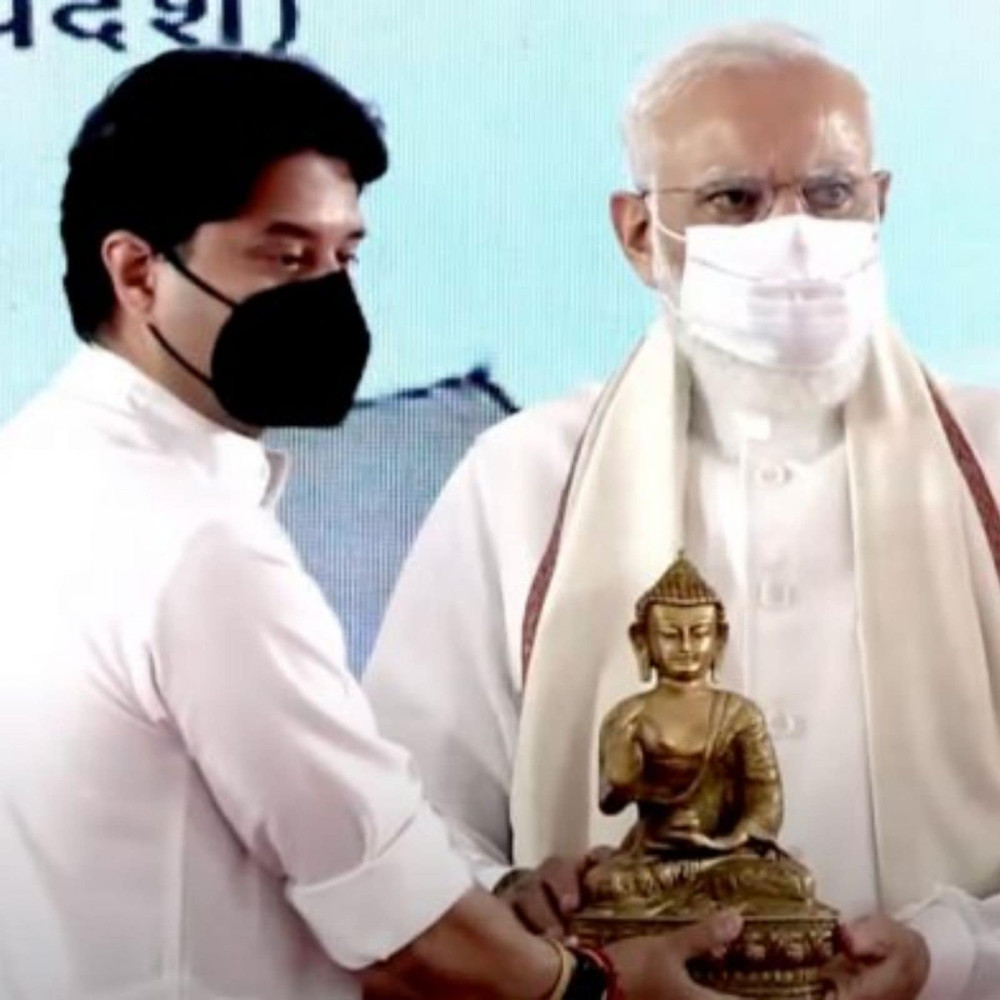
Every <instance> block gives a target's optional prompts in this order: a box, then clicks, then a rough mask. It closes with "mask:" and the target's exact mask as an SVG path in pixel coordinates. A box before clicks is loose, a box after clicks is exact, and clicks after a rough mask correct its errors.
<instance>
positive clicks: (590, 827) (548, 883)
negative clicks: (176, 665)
mask: <svg viewBox="0 0 1000 1000" xmlns="http://www.w3.org/2000/svg"><path fill="white" fill-rule="evenodd" d="M625 132H626V140H627V144H628V151H629V155H630V162H631V167H632V171H633V175H634V179H635V181H636V186H637V190H636V191H633V192H628V193H626V192H620V193H616V194H615V195H614V196H613V197H612V200H611V214H612V219H613V222H614V228H615V231H616V233H617V236H618V239H619V242H620V243H621V245H622V248H623V249H624V251H625V254H626V256H627V257H628V260H629V262H630V263H631V265H632V267H633V269H634V270H635V272H636V273H637V275H638V276H639V277H640V279H641V280H642V281H643V282H644V283H645V284H646V285H647V286H648V287H649V288H650V289H652V290H653V291H654V292H655V293H656V294H657V295H658V296H659V297H660V298H661V300H662V303H663V310H662V316H661V318H660V320H658V321H657V323H656V324H654V327H653V329H652V330H651V331H650V332H649V333H648V334H647V335H646V336H645V337H644V338H643V339H642V340H641V341H640V343H639V344H638V345H637V346H636V348H635V349H634V351H633V352H632V354H631V356H630V357H629V358H628V359H627V360H626V362H625V364H624V365H623V366H622V368H621V369H620V371H619V372H618V373H617V374H616V375H615V376H614V377H613V378H611V380H610V381H609V382H607V383H606V384H605V385H604V386H603V387H599V388H587V389H583V390H581V391H580V392H578V393H576V394H574V395H572V396H569V397H567V398H565V399H561V400H558V401H555V402H553V403H550V404H547V405H543V406H539V407H535V408H532V409H529V410H527V411H525V412H524V413H521V414H519V415H517V416H515V417H514V418H512V419H510V420H508V421H506V422H504V423H503V424H501V425H500V426H498V427H496V428H494V429H492V430H490V431H489V432H487V433H486V434H485V435H483V437H482V438H481V439H480V440H479V441H478V442H477V444H476V445H475V446H474V447H473V449H472V450H471V452H470V453H469V455H468V456H467V457H466V459H465V460H464V461H463V462H462V464H461V465H460V467H459V468H458V469H457V470H456V472H455V473H454V475H453V477H452V479H451V481H450V482H449V484H448V485H447V486H446V488H445V490H444V492H443V493H442V496H441V498H440V500H439V501H438V503H437V505H436V507H435V509H434V510H433V511H432V513H431V514H430V516H429V518H428V520H427V523H426V524H425V526H424V528H423V529H422V531H421V533H420V535H419V537H418V539H417V541H416V544H415V546H414V548H413V551H412V553H411V555H410V557H409V560H408V562H407V564H406V566H405V568H404V570H403V573H402V576H401V578H400V580H399V583H398V585H397V589H396V592H395V595H394V597H393V599H392V602H391V604H390V607H389V610H388V613H387V616H386V620H385V623H384V626H383V629H382V632H381V635H380V638H379V641H378V643H377V645H376V649H375V652H374V654H373V658H372V662H371V664H370V666H369V670H368V675H367V688H368V692H369V694H370V695H371V697H372V699H373V701H374V704H375V708H376V711H377V713H378V714H379V716H380V720H381V725H382V727H383V729H384V731H385V732H386V733H387V734H388V735H389V736H391V737H392V738H395V739H397V740H400V741H401V742H403V743H404V744H406V745H407V746H409V747H410V748H411V750H412V751H413V752H414V754H415V755H416V757H417V759H418V761H419V763H420V768H421V771H422V773H423V774H424V776H425V779H426V783H427V787H428V791H429V793H430V795H431V797H432V798H433V799H434V800H436V803H437V805H438V807H439V808H440V810H441V811H442V812H443V813H444V814H445V815H446V816H448V817H449V818H450V820H451V821H452V824H453V827H454V831H455V836H456V838H457V839H458V840H460V841H462V842H463V843H464V844H465V845H466V847H467V849H468V851H469V852H470V854H472V855H473V856H474V857H475V859H476V861H477V864H478V870H479V874H480V878H481V880H482V881H484V882H485V883H487V884H495V883H496V882H497V880H502V881H503V883H504V885H505V886H507V887H510V886H511V885H514V886H515V887H516V886H517V885H518V876H517V875H516V874H515V876H514V877H513V878H511V877H510V876H509V874H508V873H509V871H510V866H511V865H516V866H517V867H518V869H521V868H524V869H531V868H535V867H536V866H539V865H541V866H542V867H541V868H540V869H539V871H540V872H541V876H539V875H535V876H533V877H532V876H527V875H526V876H524V877H523V878H522V879H521V885H522V887H528V889H525V890H524V891H522V892H521V895H520V897H519V899H520V903H519V909H520V911H521V913H522V916H524V917H525V918H526V919H527V920H528V922H534V923H535V924H536V925H539V924H542V925H544V923H545V921H546V919H547V916H546V914H545V913H544V912H542V911H544V909H545V906H544V905H539V901H540V900H544V899H552V907H551V908H552V909H558V908H560V907H561V908H562V909H568V908H571V907H572V906H573V905H574V904H575V902H576V898H577V892H576V887H575V885H574V884H573V883H572V881H570V882H568V883H567V881H566V879H565V867H563V868H560V866H559V865H557V864H554V863H553V862H552V861H551V860H549V861H544V859H547V858H549V859H551V858H552V857H556V856H559V857H564V858H580V857H583V856H584V854H585V852H586V851H587V850H588V848H589V847H590V846H591V845H593V844H596V843H614V842H617V841H618V839H619V838H620V836H621V832H622V825H621V821H620V819H619V820H614V821H612V820H609V819H607V818H605V817H602V816H601V815H600V814H599V813H598V812H597V809H596V802H595V799H596V795H595V788H596V782H595V770H596V756H597V751H596V739H597V730H598V725H599V721H600V719H601V717H602V716H603V714H604V713H605V712H606V710H607V709H608V708H609V706H611V705H612V704H613V703H614V702H615V701H616V700H617V699H618V698H620V697H622V696H623V695H624V694H626V693H628V692H630V691H633V690H634V686H635V683H636V681H635V674H634V670H635V668H634V664H633V663H631V662H630V655H629V651H628V648H627V643H626V641H625V632H626V628H627V625H628V622H629V620H630V613H631V606H632V602H633V601H634V600H635V598H636V597H637V596H638V595H639V594H640V593H641V592H642V591H643V590H644V589H645V588H646V587H648V586H649V585H650V583H651V582H652V581H653V580H655V579H657V577H658V576H659V574H660V573H661V572H662V571H663V569H664V567H665V566H666V565H667V563H668V562H669V561H670V559H671V558H672V556H673V555H674V554H675V553H676V551H677V549H678V548H679V547H680V546H681V545H683V547H684V548H685V549H686V550H687V552H688V553H689V554H690V555H691V557H692V558H693V559H694V561H695V562H696V563H698V564H699V565H700V567H701V568H702V570H703V572H704V573H705V576H706V578H707V579H709V580H710V581H712V582H713V584H714V585H715V586H716V588H717V590H718V591H719V593H720V594H721V596H722V598H723V600H724V602H725V603H726V605H727V607H728V609H729V613H730V617H731V622H732V629H731V639H730V644H729V649H728V651H727V654H726V658H725V661H724V664H723V667H722V672H721V677H720V680H721V682H722V683H723V685H725V686H727V687H732V688H736V689H738V690H740V691H742V692H744V693H745V694H747V695H749V696H750V697H752V698H754V699H755V700H756V701H757V702H758V703H759V704H760V705H761V706H762V707H763V708H764V710H765V711H766V713H767V715H768V718H769V723H770V728H771V731H772V735H773V736H774V738H775V741H776V747H777V751H778V756H779V759H780V764H781V768H782V773H783V779H784V785H785V793H786V807H787V817H786V821H785V824H784V829H783V834H782V836H783V840H784V842H785V843H786V844H787V846H788V847H789V848H790V849H791V850H793V851H794V852H796V853H798V854H800V855H801V856H802V858H803V859H804V860H805V861H806V863H808V864H809V865H810V867H811V868H812V869H813V870H814V872H815V873H816V876H817V880H818V885H819V890H820V893H821V895H822V896H823V897H824V898H825V899H827V900H828V901H829V902H831V903H833V904H834V905H836V906H838V907H839V908H840V910H841V911H842V913H843V915H844V917H845V919H846V921H847V922H848V923H847V928H846V931H845V944H846V949H847V955H848V956H849V957H850V960H846V959H842V960H841V961H840V962H839V963H838V964H837V965H836V967H835V968H834V969H832V970H831V973H832V975H833V976H834V979H835V982H836V986H837V990H838V996H840V997H844V998H848V997H849V998H852V1000H857V998H862V997H864V998H871V1000H911V998H915V997H918V996H919V997H920V998H921V1000H931V998H933V1000H946V998H947V1000H959V998H960V1000H987V998H996V997H1000V897H998V896H997V895H996V894H997V893H1000V694H998V691H1000V582H998V571H1000V558H998V557H1000V515H998V512H997V506H996V503H995V500H994V493H993V487H995V484H996V483H997V482H1000V434H998V430H1000V393H996V392H994V391H990V390H981V389H980V390H970V389H961V390H960V389H955V388H949V387H945V386H942V385H940V384H939V383H938V382H937V381H936V380H935V379H934V378H933V376H931V375H929V374H928V373H926V372H925V371H924V369H923V368H922V367H921V366H920V364H919V362H918V361H917V360H916V359H915V357H914V356H913V354H912V353H911V351H910V349H909V348H908V347H907V345H906V344H905V342H904V341H903V340H902V339H901V338H900V336H899V334H898V333H896V332H895V331H894V329H893V327H892V326H891V323H890V322H889V318H888V310H887V306H886V301H885V293H884V287H883V285H884V283H883V277H882V268H881V260H880V244H879V225H880V221H881V219H882V216H883V213H884V211H885V206H886V198H887V194H888V189H889V176H888V174H887V173H885V172H883V171H879V170H873V167H872V148H871V134H870V119H869V110H868V100H867V96H866V94H865V91H864V88H863V87H862V85H861V83H860V82H859V81H858V80H857V79H856V78H855V77H854V76H853V75H852V74H851V73H850V72H848V71H847V70H845V69H843V68H842V67H840V66H838V65H836V64H834V63H832V62H831V61H830V60H829V59H828V58H827V57H826V56H825V55H824V54H823V53H822V51H821V50H820V49H819V48H818V47H817V46H816V45H815V44H814V43H813V42H812V41H811V40H810V39H808V38H805V37H804V36H802V35H800V34H799V33H798V32H796V31H794V30H792V29H790V28H784V27H781V26H772V25H757V26H749V27H746V28H736V29H728V30H725V31H721V32H717V33H715V34H713V35H711V36H708V37H706V38H703V39H701V40H698V41H696V42H694V43H693V44H691V45H688V46H687V47H685V48H684V49H682V50H681V51H680V52H679V53H677V54H674V55H672V56H670V57H669V58H667V59H666V60H665V61H664V62H662V63H661V64H660V65H658V66H657V67H655V68H654V69H653V71H652V72H651V73H650V74H649V76H648V77H647V78H646V79H644V80H643V81H642V82H641V83H640V85H639V86H638V88H637V90H636V92H635V94H634V95H633V98H632V100H631V102H630V104H629V107H628V112H627V117H626V129H625ZM624 822H625V823H626V824H627V822H628V821H627V819H626V820H625V821H624ZM532 887H533V888H534V889H535V890H538V891H535V892H534V894H533V895H532V893H531V892H530V891H528V890H529V889H531V888H532ZM553 894H555V895H556V896H557V897H559V898H555V899H553ZM890 915H891V916H890Z"/></svg>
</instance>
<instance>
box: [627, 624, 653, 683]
mask: <svg viewBox="0 0 1000 1000" xmlns="http://www.w3.org/2000/svg"><path fill="white" fill-rule="evenodd" d="M628 637H629V639H631V640H632V648H633V649H634V650H635V658H636V659H637V660H638V661H639V676H640V677H641V678H642V681H643V683H646V682H647V681H649V680H650V678H651V677H652V676H653V668H652V667H651V666H650V663H649V644H648V643H647V642H646V636H645V635H644V634H643V630H642V626H640V625H632V626H631V627H630V628H629V630H628Z"/></svg>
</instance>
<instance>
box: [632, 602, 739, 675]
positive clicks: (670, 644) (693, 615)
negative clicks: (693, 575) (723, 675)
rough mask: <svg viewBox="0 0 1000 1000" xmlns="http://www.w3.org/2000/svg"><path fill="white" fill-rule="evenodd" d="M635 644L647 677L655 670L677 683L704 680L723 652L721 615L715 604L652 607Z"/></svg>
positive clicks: (648, 609)
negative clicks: (720, 633)
mask: <svg viewBox="0 0 1000 1000" xmlns="http://www.w3.org/2000/svg"><path fill="white" fill-rule="evenodd" d="M632 641H633V643H634V644H635V647H636V652H637V653H638V655H639V657H640V661H641V662H642V663H643V666H644V668H645V669H644V671H643V672H644V674H645V675H646V676H647V677H648V676H649V674H650V672H651V671H653V670H655V671H656V673H657V674H658V675H659V676H660V677H661V678H663V679H665V680H672V681H676V682H678V683H690V682H693V681H699V680H703V679H705V678H707V677H708V676H709V675H710V674H711V670H712V665H713V663H714V662H715V659H716V657H717V656H718V654H719V651H720V646H721V643H720V636H719V628H718V612H717V610H716V607H715V605H714V604H692V605H688V606H675V605H671V604H659V603H656V604H651V605H650V606H649V607H648V608H647V610H646V621H645V627H644V628H641V629H636V630H635V632H633V635H632Z"/></svg>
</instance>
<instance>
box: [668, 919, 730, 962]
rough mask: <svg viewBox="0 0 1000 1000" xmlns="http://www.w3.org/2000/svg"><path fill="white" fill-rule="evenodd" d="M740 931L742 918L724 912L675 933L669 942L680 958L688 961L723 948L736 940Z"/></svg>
mask: <svg viewBox="0 0 1000 1000" xmlns="http://www.w3.org/2000/svg"><path fill="white" fill-rule="evenodd" d="M742 929H743V918H742V917H741V916H740V915H739V914H738V913H737V912H736V911H735V910H724V911H723V912H721V913H714V914H712V916H710V917H708V918H707V919H706V920H701V921H699V922H698V923H696V924H692V925H691V926H690V927H685V928H684V929H683V930H680V931H677V932H676V933H675V934H673V935H672V936H671V940H672V941H673V943H674V946H675V948H676V949H677V951H678V953H679V954H680V956H681V957H682V958H684V959H688V958H694V957H695V956H697V955H705V954H710V953H711V952H713V951H715V949H717V948H721V947H724V946H725V945H727V944H729V942H730V941H733V940H734V939H735V938H737V937H738V936H739V933H740V931H741V930H742Z"/></svg>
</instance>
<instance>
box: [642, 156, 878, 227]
mask: <svg viewBox="0 0 1000 1000" xmlns="http://www.w3.org/2000/svg"><path fill="white" fill-rule="evenodd" d="M888 176H889V175H888V172H887V171H885V170H875V171H873V172H872V173H870V174H862V175H857V174H849V173H846V172H842V171H832V172H830V173H822V174H811V175H810V176H808V177H799V178H796V179H795V180H792V181H786V182H784V183H781V184H774V183H771V182H770V181H765V180H761V179H760V178H757V177H734V178H720V179H719V180H715V181H710V182H709V183H707V184H703V185H701V186H700V187H665V188H646V189H644V190H640V192H639V194H640V195H642V196H643V197H645V196H646V195H650V194H667V195H680V194H686V195H689V196H690V199H691V200H690V205H689V206H688V217H689V218H688V221H689V223H690V224H698V223H701V224H713V223H714V224H716V225H730V226H740V225H745V224H746V223H748V222H759V221H760V220H761V219H763V218H765V217H766V216H768V215H769V214H770V212H771V209H772V208H774V203H775V201H776V200H777V197H778V192H779V191H781V190H782V189H784V188H789V189H791V190H793V191H794V192H795V194H796V197H797V198H798V202H799V204H800V205H802V206H803V208H804V209H805V211H806V212H807V213H808V214H809V215H814V216H817V217H819V218H822V219H861V218H866V217H870V216H871V215H872V214H873V209H874V208H875V207H876V202H877V199H878V188H879V185H880V184H881V183H883V182H884V181H885V179H886V178H887V177H888Z"/></svg>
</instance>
